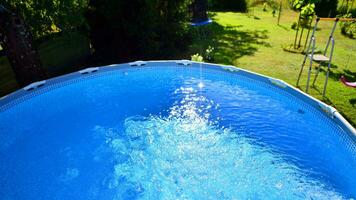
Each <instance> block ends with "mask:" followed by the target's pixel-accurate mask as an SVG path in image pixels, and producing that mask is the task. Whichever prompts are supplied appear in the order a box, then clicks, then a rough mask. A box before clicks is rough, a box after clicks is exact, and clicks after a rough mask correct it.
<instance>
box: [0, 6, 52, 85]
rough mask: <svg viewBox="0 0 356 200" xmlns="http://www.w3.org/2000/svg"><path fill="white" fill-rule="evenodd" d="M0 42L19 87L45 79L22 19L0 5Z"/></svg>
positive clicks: (29, 34)
mask: <svg viewBox="0 0 356 200" xmlns="http://www.w3.org/2000/svg"><path fill="white" fill-rule="evenodd" d="M0 42H1V44H2V45H1V46H2V47H3V48H4V49H5V52H6V54H7V57H8V59H9V61H10V64H11V67H12V69H13V71H14V73H15V76H16V80H17V82H18V83H19V84H20V85H21V86H25V85H28V84H30V83H33V82H35V81H40V80H44V79H46V78H47V73H46V72H45V70H44V69H43V68H42V66H41V62H40V58H39V54H38V52H37V50H36V49H35V48H34V46H33V41H32V35H31V33H30V32H29V30H28V27H27V26H26V24H25V23H24V21H23V19H22V18H21V17H20V16H19V15H17V14H15V13H13V12H11V11H9V10H7V9H6V8H4V7H2V6H1V5H0Z"/></svg>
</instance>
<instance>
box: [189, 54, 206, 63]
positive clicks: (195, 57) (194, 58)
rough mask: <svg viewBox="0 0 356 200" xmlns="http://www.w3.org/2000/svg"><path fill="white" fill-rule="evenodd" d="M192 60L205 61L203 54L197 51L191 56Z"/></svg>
mask: <svg viewBox="0 0 356 200" xmlns="http://www.w3.org/2000/svg"><path fill="white" fill-rule="evenodd" d="M191 60H192V61H195V62H203V56H201V55H200V54H198V53H197V54H194V55H192V56H191Z"/></svg>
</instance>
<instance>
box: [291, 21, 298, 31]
mask: <svg viewBox="0 0 356 200" xmlns="http://www.w3.org/2000/svg"><path fill="white" fill-rule="evenodd" d="M297 27H298V23H297V22H293V23H292V25H291V26H290V28H291V29H293V30H297Z"/></svg>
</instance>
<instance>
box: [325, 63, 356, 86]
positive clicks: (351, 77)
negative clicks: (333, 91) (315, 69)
mask: <svg viewBox="0 0 356 200" xmlns="http://www.w3.org/2000/svg"><path fill="white" fill-rule="evenodd" d="M331 68H337V66H336V65H332V66H331ZM326 70H327V67H324V68H321V69H320V72H323V73H325V74H326ZM341 76H345V78H346V79H347V80H348V81H350V82H355V81H356V72H352V71H350V70H348V69H344V70H342V71H333V70H330V72H329V78H331V79H333V80H335V81H338V80H339V79H340V77H341Z"/></svg>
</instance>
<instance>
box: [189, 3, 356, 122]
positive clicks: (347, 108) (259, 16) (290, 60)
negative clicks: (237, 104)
mask: <svg viewBox="0 0 356 200" xmlns="http://www.w3.org/2000/svg"><path fill="white" fill-rule="evenodd" d="M253 14H254V16H249V14H244V13H232V12H217V13H212V18H213V20H214V23H213V24H211V25H209V26H210V27H205V29H207V30H205V31H204V32H206V33H207V34H206V35H205V37H202V36H200V37H195V39H194V42H193V45H192V46H191V47H190V50H189V51H188V52H187V53H186V55H185V56H186V57H189V55H193V54H195V53H200V54H204V50H205V49H207V48H208V46H212V47H214V49H215V54H214V60H213V62H215V63H220V64H232V65H235V66H238V67H241V68H244V69H248V70H251V71H254V72H258V73H261V74H265V75H268V76H272V77H275V78H279V79H282V80H284V81H286V82H288V83H290V84H292V85H295V84H296V80H297V76H298V73H299V70H300V66H301V64H302V61H303V58H304V56H303V55H302V54H296V53H289V52H285V51H283V48H282V47H283V46H286V45H288V44H292V43H293V41H294V36H295V31H294V30H292V29H291V28H290V26H291V24H292V22H294V21H296V20H297V13H295V12H294V11H291V10H283V12H282V17H281V21H280V25H277V17H273V16H272V13H271V11H268V12H263V11H262V8H260V7H257V8H255V9H254V12H253ZM332 25H333V24H332V22H320V24H319V28H320V29H318V31H317V33H316V38H317V49H320V50H322V49H324V48H325V45H326V42H327V40H328V34H329V33H330V31H331V28H332ZM201 38H203V39H201ZM335 41H336V42H335V44H336V45H335V52H334V57H333V62H332V63H333V65H332V70H331V74H330V78H329V82H328V86H327V92H326V98H325V99H322V89H323V83H324V80H325V67H323V68H322V69H323V71H322V73H321V74H320V76H319V77H318V79H317V82H316V84H315V87H312V88H311V89H310V90H309V93H310V94H311V95H312V96H314V97H316V98H318V99H321V100H323V101H325V102H326V103H328V104H330V105H332V106H334V107H336V108H337V109H338V110H339V112H340V113H341V114H342V115H343V116H344V117H345V118H346V119H348V121H350V122H351V124H353V125H354V126H355V125H356V90H355V89H353V88H348V87H345V86H344V85H342V83H340V82H339V81H338V79H339V77H340V76H341V75H345V76H346V77H347V78H348V79H350V80H351V81H356V58H355V55H356V54H355V51H356V40H352V39H349V38H347V37H345V36H343V35H341V33H340V29H339V28H338V29H337V30H336V31H335ZM315 66H317V65H315ZM314 69H315V68H314ZM314 72H315V70H314V71H313V74H312V75H314ZM306 76H307V71H306V69H305V71H304V74H303V76H302V79H301V82H300V88H301V89H302V90H304V89H305V86H306Z"/></svg>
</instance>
